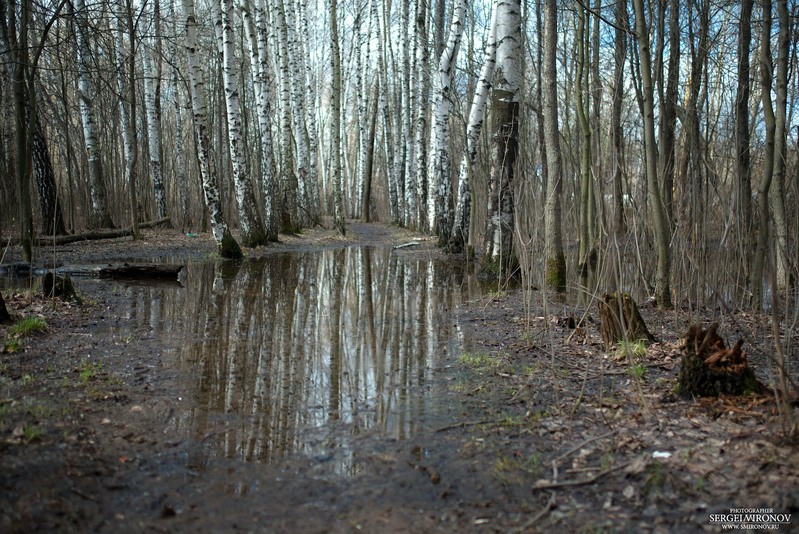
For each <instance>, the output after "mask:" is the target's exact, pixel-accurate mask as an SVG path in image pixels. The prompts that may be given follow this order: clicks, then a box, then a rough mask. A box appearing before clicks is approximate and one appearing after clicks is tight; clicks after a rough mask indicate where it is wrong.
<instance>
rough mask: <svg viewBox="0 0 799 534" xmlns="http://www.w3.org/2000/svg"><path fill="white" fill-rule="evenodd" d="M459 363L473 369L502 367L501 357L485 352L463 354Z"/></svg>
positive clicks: (459, 358) (459, 357)
mask: <svg viewBox="0 0 799 534" xmlns="http://www.w3.org/2000/svg"><path fill="white" fill-rule="evenodd" d="M458 362H459V363H460V364H461V365H463V366H465V367H469V368H472V369H486V368H496V367H499V366H500V365H502V359H501V358H500V357H499V356H495V355H493V354H486V353H484V352H477V353H471V352H467V353H466V354H461V355H460V356H458Z"/></svg>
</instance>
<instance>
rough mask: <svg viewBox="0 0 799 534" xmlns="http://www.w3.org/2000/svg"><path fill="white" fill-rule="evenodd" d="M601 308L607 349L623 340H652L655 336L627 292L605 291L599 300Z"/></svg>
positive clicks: (600, 314) (604, 340) (600, 330)
mask: <svg viewBox="0 0 799 534" xmlns="http://www.w3.org/2000/svg"><path fill="white" fill-rule="evenodd" d="M597 307H598V308H599V320H600V328H599V332H600V334H601V335H602V342H603V343H604V344H605V350H611V349H613V348H614V347H615V346H616V345H617V344H618V343H619V342H621V341H638V340H644V341H649V342H652V341H654V340H655V337H654V336H653V335H652V334H650V333H649V330H648V329H647V327H646V323H645V322H644V319H643V317H641V313H640V312H639V311H638V305H637V304H636V303H635V300H633V298H632V297H631V296H630V295H628V294H627V293H619V292H616V293H613V294H612V295H609V294H607V293H605V294H604V295H603V296H602V298H601V299H600V300H599V301H598V302H597Z"/></svg>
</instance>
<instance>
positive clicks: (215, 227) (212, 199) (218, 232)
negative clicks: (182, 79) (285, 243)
mask: <svg viewBox="0 0 799 534" xmlns="http://www.w3.org/2000/svg"><path fill="white" fill-rule="evenodd" d="M181 2H182V6H183V17H184V18H185V26H186V55H187V60H188V67H189V87H190V88H191V106H192V114H193V117H194V138H195V143H196V146H197V163H198V164H199V167H200V175H201V177H202V185H203V194H204V197H205V204H206V206H207V208H208V211H209V213H210V216H211V232H212V234H213V237H214V240H215V241H216V244H217V247H218V251H219V255H220V256H222V257H223V258H231V259H235V258H241V256H242V253H241V248H239V244H238V243H237V242H236V240H235V238H234V237H233V236H232V235H231V233H230V229H229V228H228V225H227V222H225V218H224V216H223V214H222V203H221V202H220V200H219V186H218V185H217V183H218V182H217V178H216V174H215V173H214V171H213V168H212V167H211V138H210V132H209V126H208V108H207V105H206V97H205V73H204V72H203V69H202V65H201V63H200V58H199V55H198V54H197V20H196V18H195V15H194V0H181Z"/></svg>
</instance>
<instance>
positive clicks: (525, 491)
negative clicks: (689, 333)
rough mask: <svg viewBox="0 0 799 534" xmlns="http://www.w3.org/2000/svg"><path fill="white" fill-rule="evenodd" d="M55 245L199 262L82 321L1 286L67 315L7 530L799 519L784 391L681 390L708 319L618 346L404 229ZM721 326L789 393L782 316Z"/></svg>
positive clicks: (650, 525)
mask: <svg viewBox="0 0 799 534" xmlns="http://www.w3.org/2000/svg"><path fill="white" fill-rule="evenodd" d="M399 245H409V246H405V247H402V248H394V247H396V246H399ZM41 252H42V254H41V256H42V258H41V259H42V262H47V261H50V262H52V263H55V262H60V263H63V264H69V263H77V262H81V263H93V262H94V263H99V262H117V261H161V262H181V263H183V264H185V265H186V269H185V270H184V272H183V273H182V274H181V281H180V284H177V283H172V284H150V283H141V282H137V283H129V282H125V281H100V280H94V279H76V287H77V289H78V291H79V292H80V294H81V295H82V297H83V301H84V303H83V304H82V305H77V304H75V303H72V302H61V301H58V300H55V301H54V300H45V299H43V298H41V297H39V296H36V295H35V294H33V293H32V292H30V291H25V290H23V289H22V288H21V287H22V286H24V284H22V286H21V285H19V281H16V282H15V283H17V284H18V285H17V286H16V288H14V289H5V290H4V291H3V295H4V297H5V299H6V301H7V304H8V306H9V309H10V311H11V312H12V313H14V314H15V315H16V316H17V318H21V317H31V316H35V317H41V318H43V319H45V321H46V323H47V327H46V329H45V330H44V332H38V333H32V334H30V335H28V336H26V337H20V338H19V339H18V340H17V338H16V337H14V335H12V334H10V333H9V329H10V327H8V326H3V327H0V339H2V340H6V341H2V343H4V345H2V346H0V348H3V353H2V354H0V459H2V471H0V530H2V531H3V532H31V531H58V532H89V531H97V532H120V531H121V532H137V531H156V532H159V531H161V532H231V531H239V530H241V531H250V532H381V533H382V532H452V531H465V532H540V531H548V530H555V529H557V530H562V531H576V532H597V531H609V532H615V531H619V532H633V531H634V532H640V531H653V532H703V531H708V532H718V531H720V530H721V527H720V526H719V525H718V524H714V523H712V522H711V519H710V518H711V514H716V513H726V512H728V510H729V509H730V508H771V509H773V510H774V512H775V513H780V514H791V513H795V512H796V511H797V507H799V484H797V482H799V474H797V471H796V468H795V466H796V465H797V460H799V454H797V448H796V445H795V444H792V443H789V442H786V441H785V440H784V439H783V433H782V429H781V427H780V421H781V419H780V416H779V412H778V409H777V406H776V404H775V402H774V400H773V398H772V397H771V396H769V395H762V396H757V397H735V398H731V397H723V398H721V399H696V400H694V399H683V398H680V397H678V396H676V395H675V394H674V384H675V381H676V376H677V373H678V371H679V351H678V350H677V348H676V346H677V344H678V342H679V337H680V336H681V335H682V333H683V332H684V330H685V328H686V327H687V325H688V324H690V322H691V321H696V319H697V313H696V311H695V310H694V312H693V313H692V314H690V315H689V314H688V313H687V312H679V311H676V312H668V313H662V312H657V311H655V310H652V309H648V308H645V309H642V315H643V317H644V319H645V320H646V322H647V325H649V327H650V330H651V331H652V332H653V333H654V334H655V337H656V338H657V340H658V341H657V342H656V343H655V344H653V345H651V346H650V347H649V348H648V349H647V350H646V352H645V353H644V354H640V355H638V356H635V357H632V356H630V355H617V354H615V353H606V352H605V351H604V350H603V347H602V346H601V345H602V342H601V339H600V336H599V330H598V327H597V325H596V324H595V317H594V315H596V312H595V310H596V305H595V304H593V306H592V305H591V303H590V302H589V303H587V304H582V305H580V306H577V305H573V304H570V303H569V302H568V301H562V300H558V298H557V297H555V296H552V295H547V294H545V293H542V292H538V291H533V292H528V291H523V290H506V291H497V290H496V289H495V288H493V287H491V286H486V284H485V283H484V282H478V281H476V280H475V279H474V278H473V276H472V270H473V269H472V266H470V265H468V264H467V263H466V262H465V261H463V260H462V259H461V258H450V257H447V256H445V255H443V254H442V253H441V252H439V251H437V250H436V249H435V248H434V247H433V242H432V241H431V240H426V239H423V238H420V237H419V236H416V235H414V234H412V233H410V232H406V231H404V230H400V229H396V228H392V227H387V226H381V225H357V224H354V225H351V226H350V232H348V235H347V236H346V238H341V237H339V236H337V235H335V234H334V233H333V232H330V231H325V230H321V229H320V230H316V231H312V232H308V233H307V234H306V235H304V236H300V237H287V238H284V242H283V243H281V244H278V245H275V246H272V247H265V248H262V249H257V250H253V251H248V252H249V254H248V259H247V260H246V261H245V262H243V263H238V264H230V263H224V262H220V261H217V260H215V259H214V258H213V247H212V246H210V244H209V239H207V236H200V237H187V236H185V235H181V234H179V233H177V232H159V233H146V234H145V239H144V240H143V241H141V242H135V243H134V242H130V241H124V242H123V241H107V242H97V243H85V244H72V245H70V246H68V247H63V248H62V249H56V250H50V251H47V252H46V253H45V251H41ZM48 255H50V256H49V257H48ZM13 259H14V256H13V251H12V254H10V255H9V256H8V258H7V260H6V261H13ZM700 313H701V317H699V319H700V320H704V321H707V322H710V321H719V322H720V324H721V325H722V326H721V329H722V331H723V332H726V333H727V335H729V336H733V335H735V336H745V337H746V345H745V347H746V348H748V355H749V358H750V364H751V365H752V367H753V368H754V369H755V372H756V373H757V374H758V377H759V378H760V379H761V380H763V381H764V382H766V383H769V380H770V377H771V364H770V360H769V358H770V354H771V350H770V348H769V347H770V338H769V336H770V331H771V330H770V328H771V327H770V325H769V323H768V321H767V318H765V317H760V316H753V315H749V314H745V313H742V312H734V313H727V312H726V311H724V310H717V309H705V310H701V312H700ZM12 338H13V339H14V340H16V342H17V346H15V347H10V348H9V347H8V345H7V341H8V340H12ZM4 347H5V348H4ZM795 365H796V364H795V363H794V368H796V367H795ZM798 521H799V519H794V520H793V521H792V523H793V524H790V523H789V524H785V525H782V526H781V530H787V531H790V530H791V529H792V528H793V529H795V528H796V525H797V524H799V523H797V522H798Z"/></svg>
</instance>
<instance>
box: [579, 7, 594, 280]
mask: <svg viewBox="0 0 799 534" xmlns="http://www.w3.org/2000/svg"><path fill="white" fill-rule="evenodd" d="M577 9H578V13H577V34H576V39H577V45H576V46H577V66H576V68H577V80H576V81H575V84H574V88H575V90H574V92H575V97H576V100H577V102H576V104H577V106H576V107H577V120H578V122H579V125H580V205H579V213H580V217H579V235H580V249H579V260H578V261H579V265H578V268H577V269H578V271H579V275H580V281H581V283H582V284H583V285H584V286H585V285H587V283H588V272H589V270H590V269H591V268H592V263H594V259H595V257H596V250H595V249H594V242H593V233H594V232H593V231H592V228H593V227H595V226H596V208H595V206H596V204H595V199H594V183H593V182H594V179H593V168H592V163H593V162H592V158H591V144H592V140H591V125H590V124H589V122H588V115H589V110H588V107H589V106H588V98H587V96H586V93H587V88H588V72H589V66H588V53H587V51H586V42H587V41H588V28H587V24H586V9H587V8H585V7H583V6H579V7H578V8H577Z"/></svg>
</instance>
